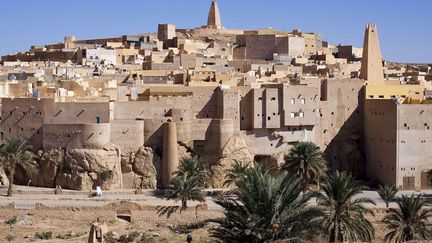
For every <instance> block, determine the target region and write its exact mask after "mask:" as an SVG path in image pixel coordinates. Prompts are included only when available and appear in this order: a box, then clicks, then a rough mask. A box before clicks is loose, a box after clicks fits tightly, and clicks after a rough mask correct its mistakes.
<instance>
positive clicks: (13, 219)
mask: <svg viewBox="0 0 432 243" xmlns="http://www.w3.org/2000/svg"><path fill="white" fill-rule="evenodd" d="M17 222H18V219H17V216H13V217H12V218H10V219H8V220H6V221H5V224H7V225H9V226H12V225H14V224H16V223H17Z"/></svg>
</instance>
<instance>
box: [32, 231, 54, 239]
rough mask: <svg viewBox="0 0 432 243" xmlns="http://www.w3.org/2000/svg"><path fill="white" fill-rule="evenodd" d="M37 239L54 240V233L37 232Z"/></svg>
mask: <svg viewBox="0 0 432 243" xmlns="http://www.w3.org/2000/svg"><path fill="white" fill-rule="evenodd" d="M35 238H36V239H39V240H51V239H52V232H51V231H46V232H45V231H43V232H40V233H39V232H36V234H35Z"/></svg>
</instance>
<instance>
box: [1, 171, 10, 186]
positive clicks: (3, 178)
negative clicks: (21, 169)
mask: <svg viewBox="0 0 432 243" xmlns="http://www.w3.org/2000/svg"><path fill="white" fill-rule="evenodd" d="M6 185H9V179H8V177H7V175H6V173H5V172H4V170H3V168H0V186H6Z"/></svg>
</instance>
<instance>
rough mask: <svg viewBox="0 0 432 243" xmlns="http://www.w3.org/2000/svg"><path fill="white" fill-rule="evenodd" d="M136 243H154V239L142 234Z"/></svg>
mask: <svg viewBox="0 0 432 243" xmlns="http://www.w3.org/2000/svg"><path fill="white" fill-rule="evenodd" d="M137 242H138V243H156V239H155V238H154V237H153V236H148V235H145V234H143V235H142V236H141V239H140V240H139V241H137Z"/></svg>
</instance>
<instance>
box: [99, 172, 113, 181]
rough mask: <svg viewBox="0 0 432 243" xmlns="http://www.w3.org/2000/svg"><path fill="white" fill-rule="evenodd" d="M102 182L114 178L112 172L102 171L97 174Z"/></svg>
mask: <svg viewBox="0 0 432 243" xmlns="http://www.w3.org/2000/svg"><path fill="white" fill-rule="evenodd" d="M99 177H100V179H101V180H102V181H109V180H111V179H112V178H113V177H114V172H113V171H112V170H104V171H102V172H101V173H100V174H99Z"/></svg>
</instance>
